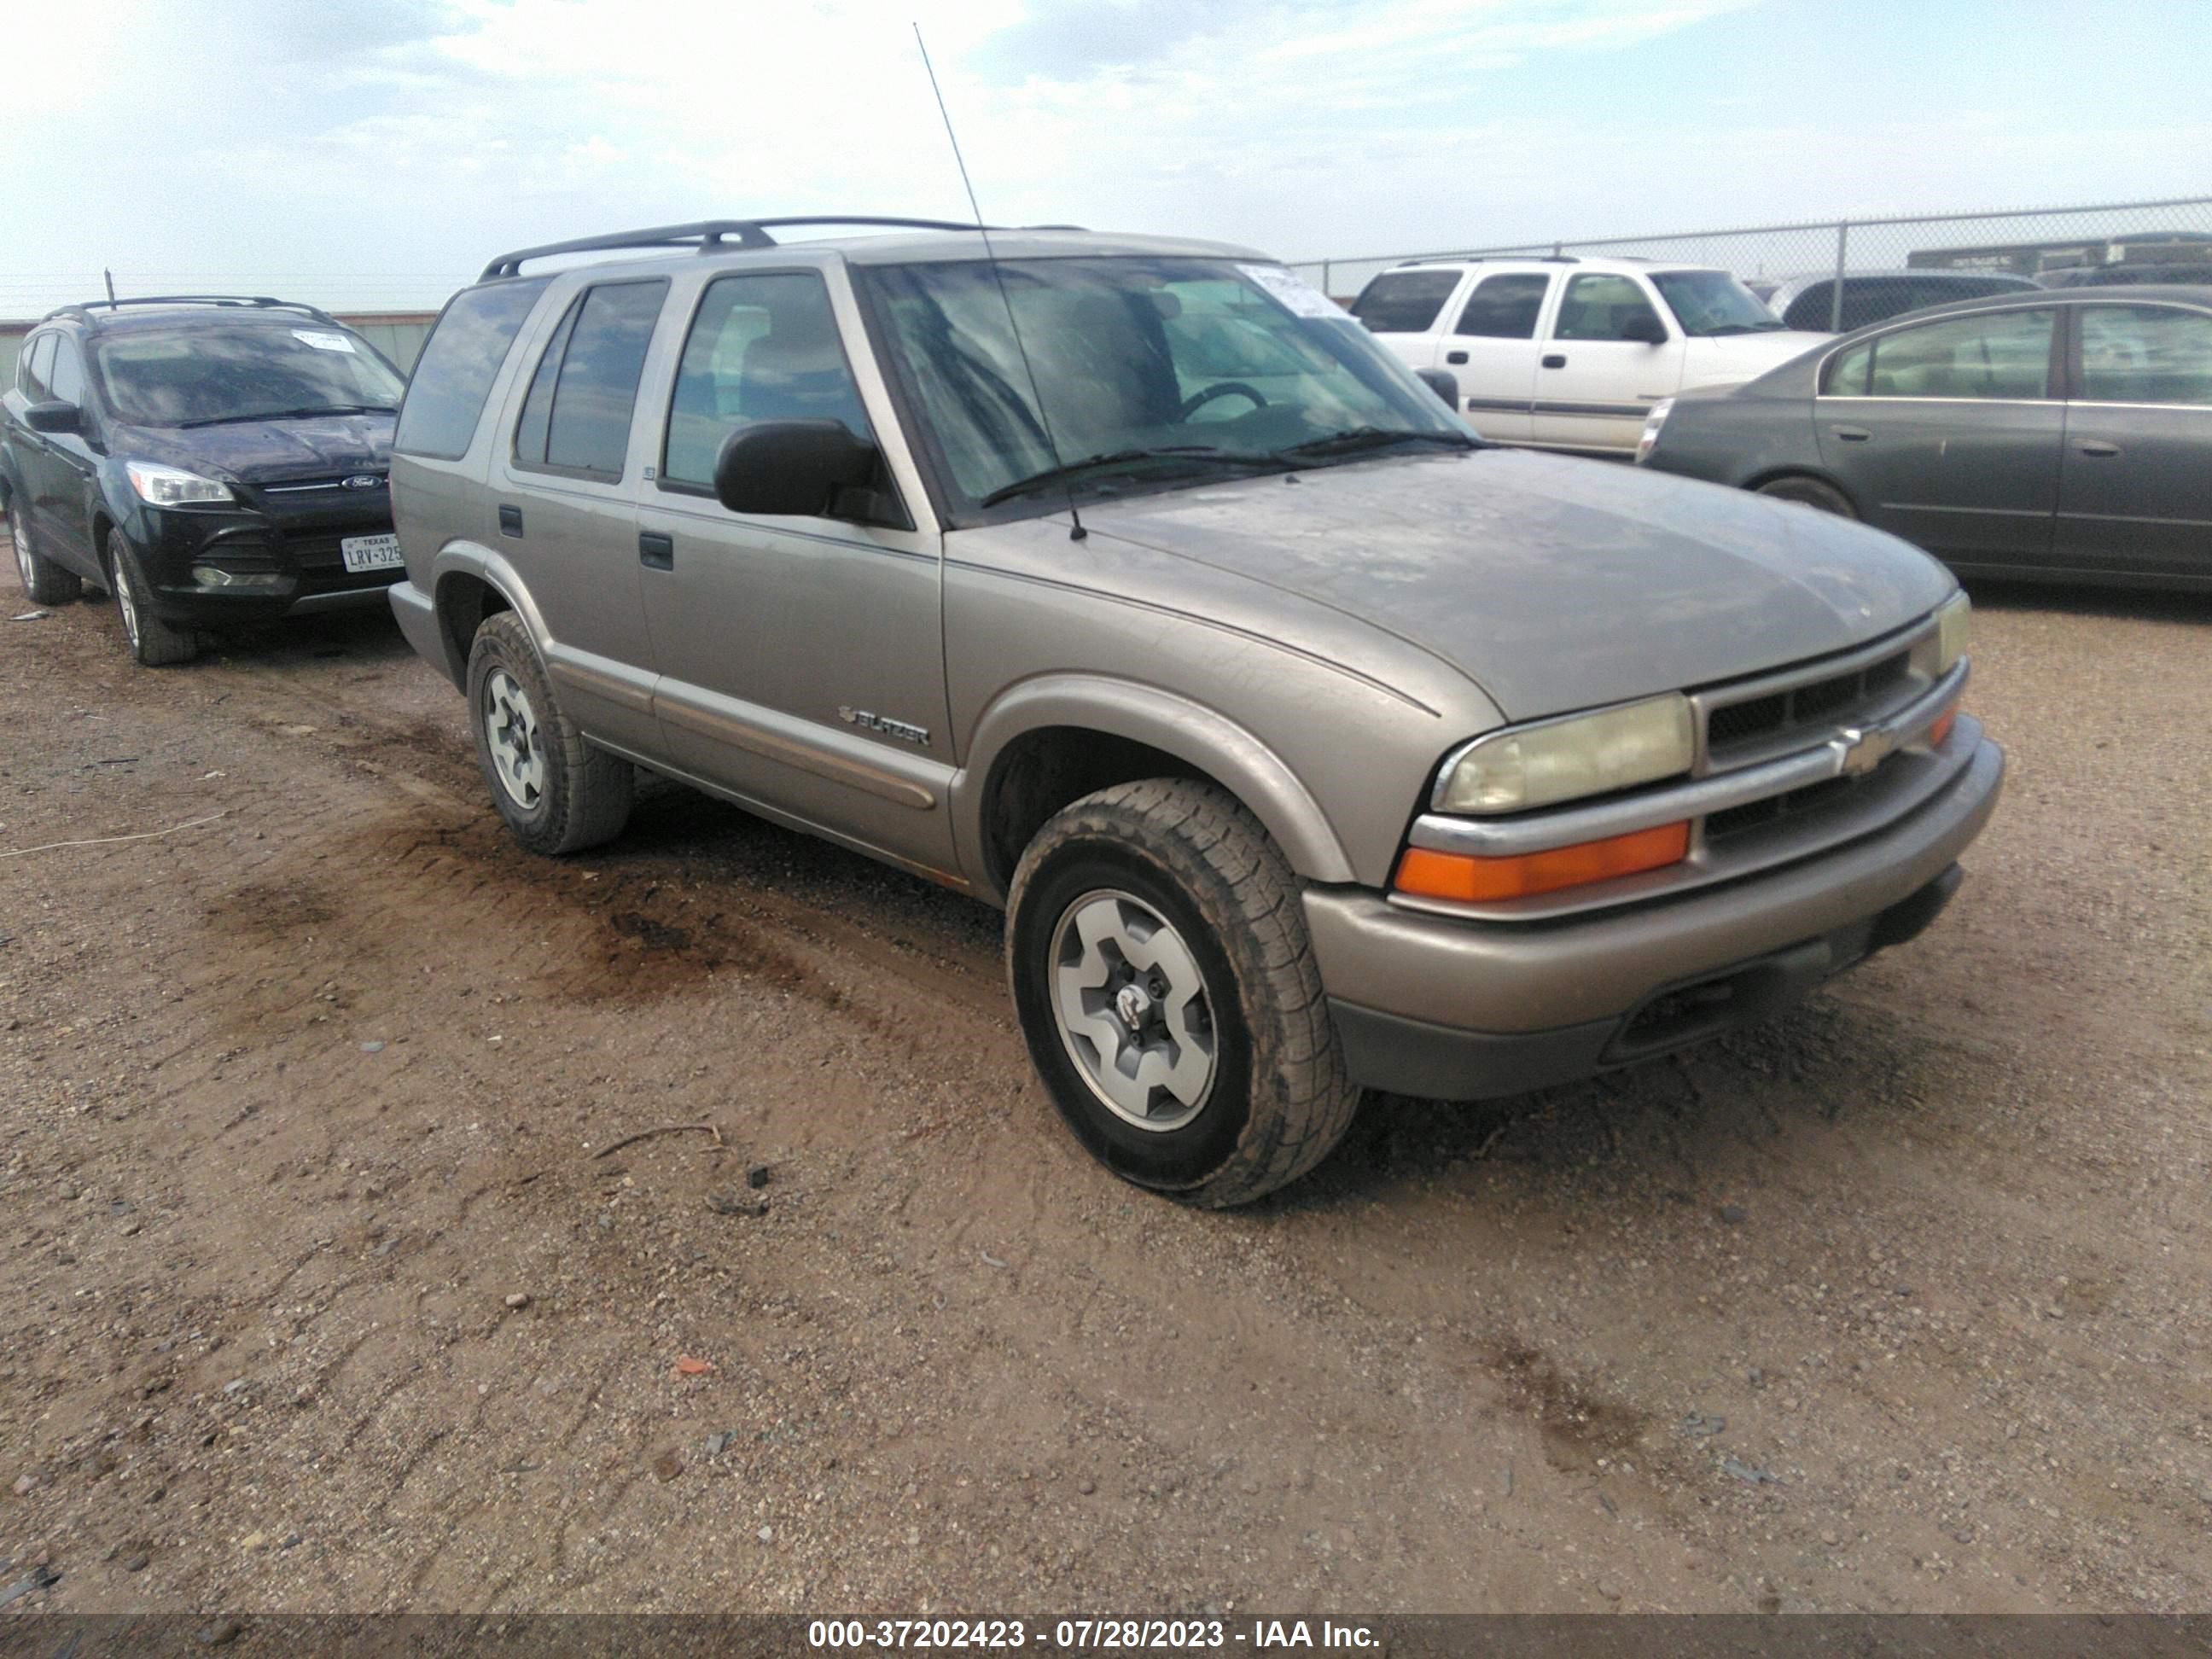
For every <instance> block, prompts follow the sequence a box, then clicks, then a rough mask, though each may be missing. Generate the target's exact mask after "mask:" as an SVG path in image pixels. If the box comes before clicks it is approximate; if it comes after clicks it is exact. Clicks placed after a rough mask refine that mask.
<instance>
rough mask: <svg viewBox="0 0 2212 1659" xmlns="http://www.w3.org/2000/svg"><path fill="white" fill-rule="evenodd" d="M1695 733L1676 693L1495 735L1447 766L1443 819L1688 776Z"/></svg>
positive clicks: (1439, 800)
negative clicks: (1452, 814) (1681, 774)
mask: <svg viewBox="0 0 2212 1659" xmlns="http://www.w3.org/2000/svg"><path fill="white" fill-rule="evenodd" d="M1696 755H1697V731H1696V726H1695V724H1694V722H1692V720H1691V718H1690V700H1689V699H1688V698H1687V697H1685V696H1682V695H1681V693H1680V692H1679V691H1670V692H1668V694H1667V695H1666V696H1663V697H1651V698H1648V699H1646V700H1645V701H1644V702H1632V703H1624V704H1622V705H1621V706H1620V707H1619V708H1602V709H1600V710H1599V711H1598V712H1597V713H1595V714H1577V715H1574V716H1572V717H1571V718H1569V719H1567V720H1547V721H1546V722H1545V723H1544V724H1542V725H1541V726H1522V727H1520V728H1519V729H1517V730H1512V731H1504V732H1492V733H1491V734H1490V735H1489V736H1488V737H1486V738H1476V739H1475V740H1474V742H1473V743H1470V744H1468V745H1467V746H1466V747H1465V748H1463V749H1462V750H1459V751H1458V752H1457V753H1456V754H1455V755H1453V756H1452V757H1450V758H1449V759H1448V760H1447V761H1446V762H1445V763H1444V768H1443V775H1442V776H1441V777H1439V778H1438V779H1437V787H1436V791H1435V793H1434V795H1433V796H1432V797H1431V804H1432V805H1434V807H1435V808H1436V810H1437V811H1439V812H1520V811H1527V810H1528V808H1530V807H1534V806H1549V805H1553V803H1554V802H1557V801H1563V800H1575V799H1579V798H1581V797H1582V796H1584V795H1601V794H1606V793H1610V792H1611V791H1613V790H1615V789H1626V788H1629V787H1632V786H1633V785H1636V784H1639V783H1651V782H1654V781H1656V780H1658V779H1660V778H1668V777H1672V776H1674V775H1675V774H1676V773H1678V772H1686V771H1688V770H1689V769H1690V763H1691V762H1692V760H1693V759H1694V758H1695V757H1696Z"/></svg>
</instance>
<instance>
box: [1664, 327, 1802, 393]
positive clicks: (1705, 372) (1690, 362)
mask: <svg viewBox="0 0 2212 1659" xmlns="http://www.w3.org/2000/svg"><path fill="white" fill-rule="evenodd" d="M1834 338H1835V336H1834V335H1832V334H1810V333H1808V332H1806V331H1804V330H1802V329H1795V328H1783V329H1770V330H1768V331H1766V332H1765V333H1764V334H1719V335H1712V336H1708V337H1700V338H1698V339H1693V340H1691V341H1689V342H1687V347H1688V349H1687V350H1686V351H1685V352H1684V354H1683V357H1682V386H1683V389H1684V390H1687V389H1688V388H1690V387H1692V386H1717V385H1728V384H1733V383H1735V382H1736V381H1739V380H1751V379H1753V378H1754V377H1756V376H1758V375H1760V374H1765V373H1766V371H1767V370H1768V369H1770V368H1776V367H1778V365H1780V364H1783V363H1786V362H1789V361H1790V359H1791V358H1792V357H1802V356H1804V355H1805V354H1806V353H1807V352H1808V351H1810V350H1812V349H1814V347H1816V346H1823V345H1826V344H1827V343H1828V342H1829V341H1831V340H1832V339H1834Z"/></svg>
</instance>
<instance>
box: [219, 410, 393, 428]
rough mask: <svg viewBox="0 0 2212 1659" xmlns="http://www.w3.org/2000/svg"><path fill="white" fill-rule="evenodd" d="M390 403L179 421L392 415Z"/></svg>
mask: <svg viewBox="0 0 2212 1659" xmlns="http://www.w3.org/2000/svg"><path fill="white" fill-rule="evenodd" d="M393 412H394V410H393V407H392V404H315V405H314V406H313V408H309V409H258V410H254V411H253V412H252V413H251V414H248V415H209V416H204V417H202V418H201V419H199V420H197V421H179V422H177V428H178V429H179V431H182V430H183V429H184V428H186V427H194V426H236V425H238V424H240V422H246V421H301V420H306V419H307V417H308V416H313V415H390V414H392V413H393Z"/></svg>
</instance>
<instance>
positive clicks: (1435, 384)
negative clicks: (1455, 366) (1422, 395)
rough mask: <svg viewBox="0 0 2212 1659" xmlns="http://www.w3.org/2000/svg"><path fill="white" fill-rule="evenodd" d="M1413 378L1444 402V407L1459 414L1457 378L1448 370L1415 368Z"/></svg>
mask: <svg viewBox="0 0 2212 1659" xmlns="http://www.w3.org/2000/svg"><path fill="white" fill-rule="evenodd" d="M1413 374H1414V377H1415V378H1416V379H1418V380H1419V381H1420V383H1421V384H1422V385H1423V386H1426V387H1428V389H1429V390H1430V391H1431V392H1435V393H1436V394H1437V397H1439V398H1443V400H1444V407H1445V408H1446V409H1449V410H1451V412H1452V413H1453V414H1455V415H1456V414H1458V413H1459V376H1457V375H1456V374H1453V373H1452V372H1451V370H1449V369H1448V368H1417V369H1415V370H1414V371H1413Z"/></svg>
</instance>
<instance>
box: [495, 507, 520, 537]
mask: <svg viewBox="0 0 2212 1659" xmlns="http://www.w3.org/2000/svg"><path fill="white" fill-rule="evenodd" d="M499 533H500V534H501V535H502V536H520V534H521V533H522V509H521V508H520V507H501V508H500V509H499Z"/></svg>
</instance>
